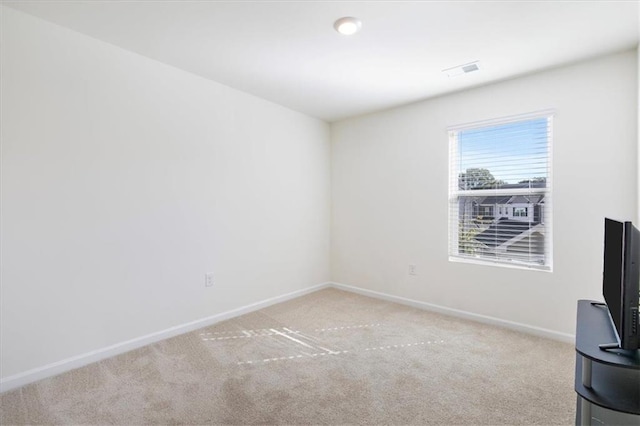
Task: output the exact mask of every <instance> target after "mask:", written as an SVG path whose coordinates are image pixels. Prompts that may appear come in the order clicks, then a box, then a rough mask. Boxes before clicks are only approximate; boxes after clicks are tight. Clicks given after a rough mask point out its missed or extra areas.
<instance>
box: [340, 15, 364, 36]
mask: <svg viewBox="0 0 640 426" xmlns="http://www.w3.org/2000/svg"><path fill="white" fill-rule="evenodd" d="M333 28H335V29H336V31H337V32H339V33H340V34H342V35H352V34H355V33H357V32H358V31H360V28H362V22H360V20H359V19H358V18H354V17H352V16H345V17H344V18H340V19H338V20H337V21H336V22H335V23H334V24H333Z"/></svg>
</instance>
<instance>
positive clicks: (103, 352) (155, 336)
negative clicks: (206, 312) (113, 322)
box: [0, 282, 332, 393]
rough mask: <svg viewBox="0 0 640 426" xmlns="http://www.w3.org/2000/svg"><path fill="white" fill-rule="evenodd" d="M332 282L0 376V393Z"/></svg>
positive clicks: (310, 291) (287, 298)
mask: <svg viewBox="0 0 640 426" xmlns="http://www.w3.org/2000/svg"><path fill="white" fill-rule="evenodd" d="M331 284H332V283H328V282H327V283H322V284H318V285H314V286H311V287H308V288H305V289H302V290H297V291H293V292H291V293H287V294H283V295H281V296H276V297H272V298H270V299H266V300H262V301H260V302H256V303H253V304H251V305H246V306H242V307H240V308H237V309H233V310H230V311H227V312H222V313H220V314H217V315H212V316H210V317H207V318H202V319H199V320H196V321H191V322H188V323H186V324H182V325H178V326H175V327H171V328H167V329H166V330H162V331H158V332H155V333H151V334H147V335H146V336H141V337H136V338H135V339H131V340H127V341H124V342H120V343H116V344H115V345H111V346H108V347H106V348H101V349H97V350H95V351H91V352H87V353H84V354H81V355H77V356H74V357H71V358H67V359H63V360H61V361H58V362H54V363H52V364H48V365H45V366H43V367H38V368H34V369H32V370H28V371H25V372H23V373H18V374H15V375H13V376H8V377H6V378H3V379H0V393H1V392H6V391H9V390H11V389H15V388H18V387H21V386H24V385H27V384H29V383H33V382H36V381H38V380H42V379H46V378H48V377H52V376H56V375H58V374H61V373H64V372H66V371H69V370H73V369H76V368H79V367H83V366H85V365H87V364H91V363H93V362H96V361H100V360H103V359H105V358H109V357H112V356H115V355H120V354H122V353H125V352H129V351H131V350H133V349H138V348H140V347H142V346H146V345H148V344H151V343H155V342H158V341H160V340H164V339H168V338H169V337H173V336H177V335H179V334H184V333H187V332H190V331H193V330H197V329H199V328H202V327H207V326H209V325H212V324H215V323H218V322H220V321H225V320H228V319H231V318H235V317H237V316H240V315H244V314H247V313H249V312H253V311H257V310H259V309H262V308H266V307H267V306H271V305H274V304H276V303H280V302H285V301H287V300H290V299H294V298H296V297H300V296H304V295H305V294H309V293H313V292H315V291H318V290H321V289H323V288H326V287H330V286H331Z"/></svg>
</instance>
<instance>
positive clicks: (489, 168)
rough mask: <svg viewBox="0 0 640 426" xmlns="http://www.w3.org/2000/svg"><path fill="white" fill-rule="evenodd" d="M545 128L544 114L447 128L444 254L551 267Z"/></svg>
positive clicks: (548, 138)
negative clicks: (446, 251)
mask: <svg viewBox="0 0 640 426" xmlns="http://www.w3.org/2000/svg"><path fill="white" fill-rule="evenodd" d="M551 130H552V116H551V113H549V112H544V113H536V114H528V115H521V116H517V117H510V118H506V119H501V120H492V121H489V122H483V123H474V124H470V125H463V126H455V127H451V128H450V129H449V149H450V154H449V167H450V173H449V174H450V176H449V258H450V260H457V261H460V260H461V261H471V262H481V263H491V264H498V265H512V266H519V267H525V268H534V269H542V270H551V266H552V247H551V241H552V238H551V220H550V219H551V214H550V213H551ZM503 208H504V212H505V214H504V216H503V215H502V211H503ZM489 211H490V212H492V213H493V212H494V211H496V212H498V211H499V212H500V214H499V215H496V216H495V217H494V216H493V215H488V214H483V213H486V212H489ZM509 213H512V214H509Z"/></svg>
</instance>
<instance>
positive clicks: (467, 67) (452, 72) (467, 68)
mask: <svg viewBox="0 0 640 426" xmlns="http://www.w3.org/2000/svg"><path fill="white" fill-rule="evenodd" d="M479 70H480V63H479V62H478V61H475V62H470V63H468V64H463V65H458V66H457V67H453V68H447V69H446V70H442V72H443V73H444V74H446V75H447V77H457V76H459V75H462V74H468V73H470V72H474V71H479Z"/></svg>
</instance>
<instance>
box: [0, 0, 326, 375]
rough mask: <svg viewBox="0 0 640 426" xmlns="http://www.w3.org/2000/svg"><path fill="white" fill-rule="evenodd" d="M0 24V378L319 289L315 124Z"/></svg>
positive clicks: (104, 49)
mask: <svg viewBox="0 0 640 426" xmlns="http://www.w3.org/2000/svg"><path fill="white" fill-rule="evenodd" d="M1 12H2V41H3V45H2V99H1V100H2V117H1V118H2V134H1V136H2V212H1V213H2V240H1V244H2V287H1V291H2V301H1V303H2V305H1V309H0V310H1V321H0V323H1V329H0V332H1V336H2V345H1V352H0V359H1V370H2V377H8V376H12V375H15V374H18V373H22V372H25V371H27V370H30V369H33V368H36V367H42V366H45V365H47V364H49V363H53V362H57V361H60V360H64V359H67V358H69V357H72V356H76V355H81V354H84V353H86V352H88V351H93V350H98V349H100V348H104V347H106V346H109V345H113V344H117V343H119V342H122V341H125V340H127V339H133V338H136V337H138V336H143V335H146V334H148V333H152V332H157V331H159V330H164V329H166V328H169V327H172V326H176V325H180V324H184V323H187V322H189V321H194V320H197V319H200V318H204V317H207V316H211V315H214V314H216V313H219V312H224V311H228V310H230V309H234V308H237V307H240V306H243V305H247V304H250V303H253V302H256V301H261V300H264V299H267V298H270V297H274V296H278V295H282V294H285V293H288V292H292V291H296V290H300V289H304V288H308V287H309V286H312V285H315V284H319V283H322V282H325V281H327V280H328V279H329V215H330V212H329V205H330V199H329V197H330V187H329V184H330V179H329V178H330V176H329V175H330V168H329V160H330V144H329V126H328V125H327V124H326V123H324V122H321V121H319V120H316V119H312V118H309V117H307V116H304V115H302V114H299V113H296V112H293V111H290V110H288V109H285V108H283V107H280V106H277V105H274V104H272V103H269V102H266V101H263V100H260V99H258V98H255V97H252V96H249V95H247V94H243V93H241V92H238V91H235V90H232V89H230V88H228V87H226V86H222V85H220V84H216V83H214V82H211V81H208V80H205V79H202V78H200V77H197V76H194V75H191V74H188V73H185V72H183V71H180V70H177V69H175V68H172V67H169V66H166V65H163V64H161V63H159V62H156V61H153V60H150V59H147V58H144V57H141V56H139V55H136V54H133V53H130V52H127V51H124V50H122V49H119V48H116V47H114V46H111V45H108V44H106V43H102V42H99V41H96V40H94V39H91V38H89V37H86V36H83V35H80V34H78V33H74V32H72V31H69V30H67V29H64V28H62V27H58V26H55V25H53V24H50V23H47V22H45V21H41V20H39V19H36V18H33V17H30V16H28V15H25V14H22V13H20V12H16V11H14V10H13V9H9V8H6V7H2V8H1ZM223 59H224V58H220V60H223ZM209 271H211V272H213V273H214V274H215V278H216V283H215V287H213V288H205V287H204V274H205V272H209Z"/></svg>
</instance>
